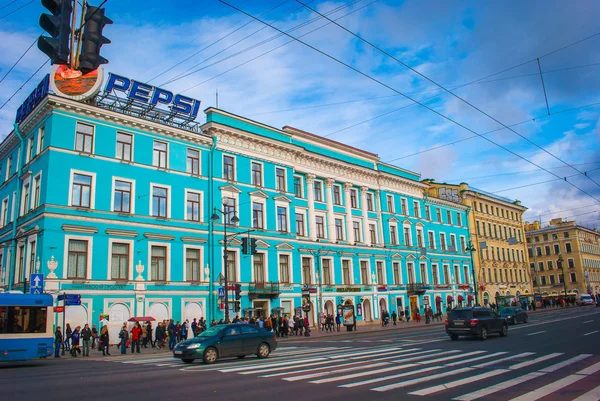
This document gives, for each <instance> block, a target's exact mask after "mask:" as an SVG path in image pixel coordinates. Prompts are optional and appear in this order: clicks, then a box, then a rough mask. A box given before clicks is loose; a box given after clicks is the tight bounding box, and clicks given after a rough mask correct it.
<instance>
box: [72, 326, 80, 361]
mask: <svg viewBox="0 0 600 401" xmlns="http://www.w3.org/2000/svg"><path fill="white" fill-rule="evenodd" d="M80 330H81V326H77V327H75V330H73V332H72V333H71V356H72V357H74V358H77V354H81V349H80V348H79V339H80V338H81V331H80Z"/></svg>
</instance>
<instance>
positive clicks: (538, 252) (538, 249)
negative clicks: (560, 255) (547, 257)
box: [535, 246, 542, 256]
mask: <svg viewBox="0 0 600 401" xmlns="http://www.w3.org/2000/svg"><path fill="white" fill-rule="evenodd" d="M535 250H536V254H537V256H542V248H540V247H539V246H538V247H536V248H535Z"/></svg>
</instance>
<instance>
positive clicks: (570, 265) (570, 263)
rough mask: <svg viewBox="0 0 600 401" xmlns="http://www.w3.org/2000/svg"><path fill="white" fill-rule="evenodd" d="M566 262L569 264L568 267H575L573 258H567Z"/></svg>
mask: <svg viewBox="0 0 600 401" xmlns="http://www.w3.org/2000/svg"><path fill="white" fill-rule="evenodd" d="M567 263H568V265H569V269H573V268H574V267H575V261H574V260H573V259H567Z"/></svg>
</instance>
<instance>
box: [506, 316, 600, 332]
mask: <svg viewBox="0 0 600 401" xmlns="http://www.w3.org/2000/svg"><path fill="white" fill-rule="evenodd" d="M599 313H600V312H591V313H585V314H577V315H575V316H571V317H563V316H561V317H560V318H558V319H553V320H544V321H542V322H539V323H528V324H527V325H524V326H519V327H513V328H511V329H510V331H514V330H522V329H528V328H530V327H533V326H539V325H541V324H548V323H556V322H564V321H565V320H571V319H580V318H582V317H584V316H592V315H597V314H599Z"/></svg>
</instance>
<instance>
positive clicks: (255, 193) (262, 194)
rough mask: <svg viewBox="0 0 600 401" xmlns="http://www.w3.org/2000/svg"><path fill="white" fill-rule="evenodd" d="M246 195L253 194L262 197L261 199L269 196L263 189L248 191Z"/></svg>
mask: <svg viewBox="0 0 600 401" xmlns="http://www.w3.org/2000/svg"><path fill="white" fill-rule="evenodd" d="M248 195H250V196H255V197H257V198H263V199H268V198H269V195H267V194H266V193H264V192H263V191H260V190H257V191H252V192H249V193H248Z"/></svg>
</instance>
